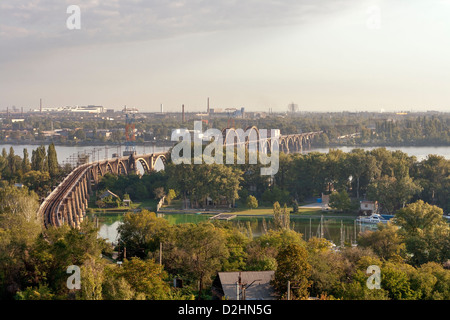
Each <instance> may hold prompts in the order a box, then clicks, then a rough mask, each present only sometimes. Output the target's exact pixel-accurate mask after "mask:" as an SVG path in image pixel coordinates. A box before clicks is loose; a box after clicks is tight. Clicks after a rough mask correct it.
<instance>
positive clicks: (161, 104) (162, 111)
mask: <svg viewBox="0 0 450 320" xmlns="http://www.w3.org/2000/svg"><path fill="white" fill-rule="evenodd" d="M163 112H164V111H163V104H162V103H161V113H163Z"/></svg>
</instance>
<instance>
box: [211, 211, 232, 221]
mask: <svg viewBox="0 0 450 320" xmlns="http://www.w3.org/2000/svg"><path fill="white" fill-rule="evenodd" d="M234 218H236V215H235V214H226V213H219V214H216V215H215V216H213V217H211V218H209V220H226V221H228V220H231V219H234Z"/></svg>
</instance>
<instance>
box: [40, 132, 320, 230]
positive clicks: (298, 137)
mask: <svg viewBox="0 0 450 320" xmlns="http://www.w3.org/2000/svg"><path fill="white" fill-rule="evenodd" d="M233 130H235V129H234V128H227V129H224V130H223V135H224V145H227V144H229V143H230V142H229V140H230V136H229V134H230V133H232V132H233ZM252 131H254V133H255V134H256V137H257V140H258V142H259V143H263V145H264V146H265V147H266V148H269V149H270V150H271V149H272V146H273V143H274V140H275V139H276V140H277V142H278V144H279V151H280V152H284V153H290V152H301V151H303V146H304V145H310V144H311V140H312V139H313V138H314V137H315V136H316V135H319V134H321V133H322V131H319V132H307V133H299V134H291V135H279V136H276V137H269V138H264V141H261V140H260V135H259V131H258V129H257V128H256V127H249V128H247V130H246V132H252ZM248 136H250V134H249V135H248ZM227 140H228V141H227ZM242 143H245V144H246V145H247V146H248V141H243V142H242ZM266 150H267V149H266ZM169 158H170V153H169V152H160V153H151V154H144V155H136V154H131V155H130V156H124V157H117V158H113V159H107V160H100V161H96V162H90V163H86V164H81V165H79V166H77V167H76V168H75V169H74V170H73V171H72V172H71V173H70V174H68V175H67V176H66V177H65V179H64V180H63V181H62V182H61V183H60V184H59V185H58V186H57V187H56V188H55V189H54V190H53V191H52V192H51V193H50V194H49V195H48V196H47V198H46V199H45V200H44V201H43V202H42V203H41V205H40V207H39V216H40V217H42V219H43V223H44V226H45V227H46V228H48V227H49V226H56V227H59V226H62V225H63V224H68V225H69V226H71V227H75V228H76V227H79V226H80V223H81V222H82V221H83V219H84V218H85V216H86V209H87V207H88V201H89V198H90V196H91V195H92V194H93V189H94V188H95V186H96V185H97V184H98V183H99V182H100V180H101V178H102V177H103V176H104V175H105V174H107V173H112V174H117V175H119V174H131V173H137V172H138V169H137V167H138V166H137V164H138V162H139V163H140V164H141V165H142V167H143V169H144V171H145V172H146V173H150V172H152V171H153V170H154V168H155V165H156V162H157V161H158V159H161V160H162V162H163V164H166V163H167V162H168V161H169Z"/></svg>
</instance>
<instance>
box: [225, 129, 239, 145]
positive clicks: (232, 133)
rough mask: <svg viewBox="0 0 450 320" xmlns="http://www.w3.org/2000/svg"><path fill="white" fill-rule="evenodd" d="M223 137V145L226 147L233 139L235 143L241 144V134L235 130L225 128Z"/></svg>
mask: <svg viewBox="0 0 450 320" xmlns="http://www.w3.org/2000/svg"><path fill="white" fill-rule="evenodd" d="M222 136H223V144H224V145H226V144H227V143H228V142H229V140H230V139H233V143H234V144H235V145H236V144H240V143H241V141H240V139H239V134H238V132H237V131H236V129H235V128H225V129H223V130H222Z"/></svg>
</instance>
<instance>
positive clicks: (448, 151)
mask: <svg viewBox="0 0 450 320" xmlns="http://www.w3.org/2000/svg"><path fill="white" fill-rule="evenodd" d="M10 147H13V149H14V153H15V154H17V155H20V156H23V149H24V148H27V150H28V153H29V154H30V157H31V151H32V150H34V149H36V148H37V147H38V145H30V144H24V145H22V144H0V149H2V148H5V149H6V151H7V152H9V148H10ZM46 147H48V144H46ZM170 147H171V145H167V146H163V147H161V146H154V145H151V144H149V145H138V146H136V152H137V153H138V154H145V153H153V152H164V151H167V150H169V148H170ZM55 148H56V152H57V154H58V161H59V162H60V163H61V164H63V163H66V162H70V157H74V156H76V155H77V154H78V153H80V154H81V153H86V154H88V155H90V160H99V159H100V160H104V159H107V158H111V157H112V154H113V153H119V154H121V153H122V152H123V151H125V146H124V145H122V146H104V145H98V146H95V145H93V146H61V145H57V146H55ZM355 148H356V147H335V148H333V149H339V150H342V151H344V152H350V151H351V150H352V149H355ZM361 148H362V149H364V150H372V149H376V148H378V147H361ZM329 149H330V148H311V149H309V150H304V151H303V153H309V152H313V151H317V152H322V153H328V151H329ZM386 149H387V150H390V151H395V150H400V151H403V152H405V153H406V154H408V155H410V156H415V157H416V158H417V160H418V161H421V160H423V159H425V158H426V157H427V156H428V155H430V154H436V155H441V156H444V157H445V158H446V159H450V146H440V147H431V146H420V147H411V146H401V147H386Z"/></svg>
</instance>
